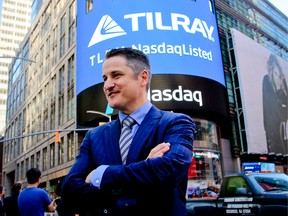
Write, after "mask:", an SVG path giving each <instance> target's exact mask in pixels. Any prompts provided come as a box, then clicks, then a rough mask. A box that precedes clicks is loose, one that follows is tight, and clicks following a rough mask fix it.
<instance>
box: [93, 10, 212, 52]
mask: <svg viewBox="0 0 288 216" xmlns="http://www.w3.org/2000/svg"><path fill="white" fill-rule="evenodd" d="M124 19H130V20H131V31H132V32H136V31H139V29H140V27H142V28H143V27H144V26H145V25H142V26H140V24H139V23H140V22H139V21H140V19H141V21H142V20H143V19H144V21H145V22H146V30H147V31H152V30H155V29H157V30H160V31H179V30H180V29H183V30H184V31H185V32H186V33H189V34H196V33H199V34H200V35H202V36H203V37H204V38H207V39H208V40H210V41H212V42H214V40H215V39H214V37H213V32H214V27H213V26H208V25H207V23H206V22H205V21H204V20H200V19H199V18H194V20H193V21H192V20H190V18H189V17H188V16H186V15H184V14H178V13H171V14H170V21H171V22H170V23H169V24H166V25H164V22H163V18H162V13H160V12H155V13H152V12H147V13H135V14H126V15H124ZM102 32H104V33H103V34H102ZM126 34H127V33H126V32H125V31H124V30H123V29H122V28H121V27H120V26H119V25H118V24H117V23H116V22H115V21H114V20H113V19H112V18H111V17H110V16H109V15H104V16H103V17H102V18H101V20H100V22H99V24H98V25H97V27H96V30H95V32H94V34H93V36H92V38H91V40H90V42H89V45H88V47H91V46H93V45H95V44H97V43H99V42H101V41H104V40H107V39H111V38H114V37H119V36H123V35H126Z"/></svg>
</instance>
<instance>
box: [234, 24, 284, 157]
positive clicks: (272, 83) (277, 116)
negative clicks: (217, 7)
mask: <svg viewBox="0 0 288 216" xmlns="http://www.w3.org/2000/svg"><path fill="white" fill-rule="evenodd" d="M231 33H232V38H233V43H234V51H235V56H236V64H237V75H238V79H239V86H240V94H241V102H242V107H243V109H242V110H243V115H244V123H245V131H246V137H247V146H248V153H261V154H262V153H275V154H278V153H281V154H283V155H284V154H287V153H288V151H287V148H288V88H287V83H288V62H287V61H285V60H284V59H283V58H281V57H280V56H277V55H275V54H273V53H272V52H271V51H270V50H268V49H267V48H265V47H263V46H262V45H260V44H258V43H257V42H255V41H254V40H252V39H251V38H249V37H247V36H246V35H244V34H243V33H241V32H239V31H237V30H236V29H231Z"/></svg>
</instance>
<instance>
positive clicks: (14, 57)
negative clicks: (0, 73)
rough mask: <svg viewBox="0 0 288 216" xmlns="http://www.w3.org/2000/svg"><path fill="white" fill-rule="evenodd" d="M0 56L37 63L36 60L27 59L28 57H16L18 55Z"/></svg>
mask: <svg viewBox="0 0 288 216" xmlns="http://www.w3.org/2000/svg"><path fill="white" fill-rule="evenodd" d="M0 58H12V59H21V60H24V61H29V62H33V63H36V62H35V61H34V60H31V59H26V58H21V57H16V56H0Z"/></svg>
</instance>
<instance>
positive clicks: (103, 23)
mask: <svg viewBox="0 0 288 216" xmlns="http://www.w3.org/2000/svg"><path fill="white" fill-rule="evenodd" d="M126 34H127V33H126V32H125V31H124V30H123V29H122V28H121V27H120V26H119V25H118V24H117V23H116V22H115V21H114V20H113V19H112V18H111V17H110V16H108V15H104V16H103V17H102V18H101V20H100V22H99V24H98V26H97V27H96V30H95V32H94V34H93V36H92V38H91V40H90V42H89V45H88V47H90V46H93V45H95V44H97V43H100V42H101V41H104V40H107V39H111V38H114V37H119V36H123V35H126Z"/></svg>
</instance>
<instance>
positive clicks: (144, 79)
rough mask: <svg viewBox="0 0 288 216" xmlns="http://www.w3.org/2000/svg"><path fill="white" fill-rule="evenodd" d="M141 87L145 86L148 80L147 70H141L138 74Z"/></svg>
mask: <svg viewBox="0 0 288 216" xmlns="http://www.w3.org/2000/svg"><path fill="white" fill-rule="evenodd" d="M139 78H140V79H141V84H142V86H146V85H147V83H148V80H149V72H148V71H147V70H142V71H141V72H140V74H139Z"/></svg>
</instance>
